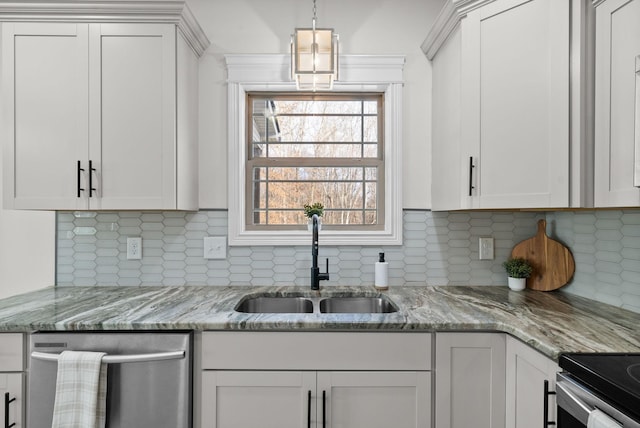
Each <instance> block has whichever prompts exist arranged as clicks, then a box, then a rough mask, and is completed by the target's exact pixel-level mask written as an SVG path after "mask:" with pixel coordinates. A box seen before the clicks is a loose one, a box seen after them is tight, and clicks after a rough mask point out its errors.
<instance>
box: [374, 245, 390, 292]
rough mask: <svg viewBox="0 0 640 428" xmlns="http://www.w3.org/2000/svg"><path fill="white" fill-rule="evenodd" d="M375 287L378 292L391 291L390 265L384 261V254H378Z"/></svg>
mask: <svg viewBox="0 0 640 428" xmlns="http://www.w3.org/2000/svg"><path fill="white" fill-rule="evenodd" d="M373 286H374V287H375V288H377V289H378V290H388V289H389V263H387V262H385V261H384V253H379V254H378V261H377V262H376V269H375V280H374V282H373Z"/></svg>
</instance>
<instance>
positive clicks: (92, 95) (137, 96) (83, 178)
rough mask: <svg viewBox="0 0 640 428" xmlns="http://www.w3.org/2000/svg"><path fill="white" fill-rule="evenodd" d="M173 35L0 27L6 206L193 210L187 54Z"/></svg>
mask: <svg viewBox="0 0 640 428" xmlns="http://www.w3.org/2000/svg"><path fill="white" fill-rule="evenodd" d="M107 3H109V2H107ZM112 3H113V2H112ZM81 6H82V2H80V6H79V7H81ZM152 6H153V2H149V3H148V4H146V5H145V6H144V7H150V8H151V7H152ZM122 7H125V6H122ZM80 10H82V9H80ZM110 11H114V10H110ZM150 11H151V9H150ZM2 12H3V11H2V10H1V9H0V15H1V14H2ZM114 13H115V11H114ZM150 13H151V12H150ZM27 16H28V15H27ZM123 16H124V15H123ZM98 18H99V17H98ZM43 19H44V18H43ZM58 19H59V18H58ZM98 20H99V19H98ZM124 20H126V19H125V17H123V21H124ZM140 20H143V18H140ZM192 25H197V24H192ZM178 27H179V26H178V25H176V24H175V23H155V22H154V23H106V22H92V23H83V22H76V21H74V22H69V23H60V22H56V23H52V22H37V23H35V22H33V23H32V22H6V23H3V28H2V30H3V37H2V41H3V52H2V54H3V75H2V78H3V93H4V94H5V99H4V100H3V101H4V104H3V106H4V110H5V123H7V124H9V126H7V127H6V130H5V135H4V139H5V143H4V149H5V156H4V185H5V187H4V203H5V207H6V208H15V209H56V210H76V209H91V210H119V209H163V210H171V209H188V210H193V209H197V194H198V192H197V176H198V169H197V121H196V120H195V119H194V118H195V117H197V95H198V94H197V80H198V78H197V73H198V67H197V58H198V54H197V53H196V52H195V51H194V50H193V49H192V46H193V45H190V44H188V43H187V42H186V39H185V37H184V34H183V32H182V31H180V30H179V28H178ZM198 28H199V27H198ZM205 39H206V38H205Z"/></svg>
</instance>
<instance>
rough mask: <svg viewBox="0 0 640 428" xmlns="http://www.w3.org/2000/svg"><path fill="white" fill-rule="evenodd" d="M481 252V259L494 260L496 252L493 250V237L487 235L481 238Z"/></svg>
mask: <svg viewBox="0 0 640 428" xmlns="http://www.w3.org/2000/svg"><path fill="white" fill-rule="evenodd" d="M479 241H480V244H479V247H480V248H479V252H480V260H493V259H494V252H493V238H492V237H490V236H489V237H485V238H480V239H479Z"/></svg>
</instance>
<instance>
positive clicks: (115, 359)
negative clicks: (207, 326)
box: [26, 332, 193, 428]
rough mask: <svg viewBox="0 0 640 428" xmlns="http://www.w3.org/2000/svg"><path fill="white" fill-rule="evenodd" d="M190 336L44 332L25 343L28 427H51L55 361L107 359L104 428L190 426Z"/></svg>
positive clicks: (152, 333) (183, 334)
mask: <svg viewBox="0 0 640 428" xmlns="http://www.w3.org/2000/svg"><path fill="white" fill-rule="evenodd" d="M192 343H193V340H192V333H190V332H142V333H141V332H82V333H69V332H59V333H58V332H47V333H34V334H32V335H31V341H30V345H31V346H30V349H31V352H30V365H29V389H28V401H27V425H26V426H27V428H50V427H51V422H52V417H53V403H54V398H55V389H56V375H57V357H58V354H59V353H60V352H62V351H65V350H73V351H100V352H106V353H107V355H106V356H105V357H104V358H103V361H104V362H106V363H107V364H108V365H107V367H108V369H107V418H106V426H107V428H125V427H127V428H131V427H136V428H191V424H192V417H191V413H192V400H191V387H192V371H193V369H192V353H193V352H192V346H193V345H192Z"/></svg>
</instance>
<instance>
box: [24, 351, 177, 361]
mask: <svg viewBox="0 0 640 428" xmlns="http://www.w3.org/2000/svg"><path fill="white" fill-rule="evenodd" d="M59 357H60V354H50V353H48V352H32V353H31V358H35V359H36V360H44V361H58V358H59ZM182 358H184V351H171V352H156V353H150V354H131V355H105V356H104V357H102V362H103V363H107V364H122V363H148V362H152V361H163V360H180V359H182Z"/></svg>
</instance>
